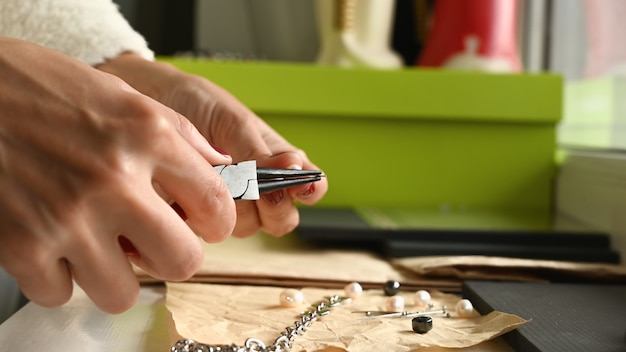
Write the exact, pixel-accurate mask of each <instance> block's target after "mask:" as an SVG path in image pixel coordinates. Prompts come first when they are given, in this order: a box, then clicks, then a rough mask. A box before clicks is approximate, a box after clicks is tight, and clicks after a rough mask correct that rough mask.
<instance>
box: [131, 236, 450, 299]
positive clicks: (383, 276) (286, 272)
mask: <svg viewBox="0 0 626 352" xmlns="http://www.w3.org/2000/svg"><path fill="white" fill-rule="evenodd" d="M204 250H205V256H204V263H203V264H202V266H201V268H200V270H199V271H198V272H197V273H196V274H195V275H194V276H193V277H192V278H191V279H190V280H189V281H190V282H205V283H223V284H249V285H277V286H307V287H312V286H314V287H323V288H343V287H344V286H345V285H346V284H347V283H349V282H352V281H358V282H359V283H361V285H362V286H363V287H365V288H367V287H380V286H381V285H382V284H383V283H385V282H386V281H388V280H396V281H400V282H402V284H403V285H404V286H405V287H407V288H415V289H416V290H417V289H422V288H425V289H431V288H432V289H439V290H445V291H449V292H460V289H461V283H460V282H459V281H458V280H445V279H434V280H433V279H428V278H424V277H422V276H420V275H418V274H416V273H414V272H410V271H406V270H404V269H399V268H397V267H394V266H393V265H392V264H391V263H390V262H389V261H388V260H386V259H384V258H381V257H379V256H377V255H375V254H373V253H370V252H367V251H363V250H337V249H327V248H320V247H316V246H312V245H307V244H305V243H303V242H301V241H299V240H298V239H297V238H295V237H294V236H293V235H288V236H285V237H282V238H276V237H272V236H270V235H267V234H263V233H259V234H257V235H255V236H251V237H248V238H244V239H241V238H235V237H231V238H228V239H227V240H226V241H224V242H222V243H216V244H206V243H205V244H204ZM136 272H137V275H138V277H139V279H140V280H141V282H142V283H150V282H155V281H157V280H155V279H153V278H151V277H149V276H148V275H147V274H146V273H145V272H143V271H141V270H140V269H138V268H136Z"/></svg>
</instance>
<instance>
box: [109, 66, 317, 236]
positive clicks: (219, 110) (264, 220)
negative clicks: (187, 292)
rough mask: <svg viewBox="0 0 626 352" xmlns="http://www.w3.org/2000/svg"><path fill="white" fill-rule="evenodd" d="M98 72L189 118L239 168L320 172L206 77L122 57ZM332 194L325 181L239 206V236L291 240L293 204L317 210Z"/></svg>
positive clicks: (294, 219) (295, 213) (294, 216)
mask: <svg viewBox="0 0 626 352" xmlns="http://www.w3.org/2000/svg"><path fill="white" fill-rule="evenodd" d="M98 68H99V69H101V70H104V71H107V72H110V73H113V74H115V75H117V76H119V77H121V78H122V79H124V80H125V81H126V82H128V83H129V84H130V85H132V86H133V87H134V88H135V89H137V90H139V91H141V92H142V93H144V94H146V95H148V96H151V97H153V98H155V99H156V100H158V101H160V102H161V103H163V104H165V105H167V106H170V107H171V108H173V109H174V110H176V111H178V112H179V113H181V114H183V115H185V116H186V117H187V118H189V119H190V120H191V121H192V122H193V124H194V125H195V126H196V127H197V128H198V130H199V131H200V132H201V133H202V134H203V135H204V136H205V137H206V138H207V139H208V140H209V142H211V143H212V144H213V145H214V146H215V147H216V148H219V149H221V150H223V151H225V152H226V153H228V154H230V155H231V156H232V157H233V160H234V161H235V162H238V161H243V160H250V159H255V160H257V163H258V165H259V166H264V167H277V168H289V167H292V168H303V169H317V166H315V165H314V164H313V163H311V162H310V161H309V159H308V158H307V156H306V155H305V153H304V152H303V151H302V150H300V149H298V148H296V147H294V146H293V145H291V144H290V143H288V142H287V141H286V140H285V139H284V138H282V137H281V136H280V135H279V134H278V133H276V132H275V131H274V130H273V129H272V128H271V127H269V126H268V125H267V124H266V123H265V122H264V121H262V120H261V119H260V118H259V117H258V116H256V115H255V114H254V113H253V112H251V111H250V110H249V109H248V108H247V107H245V106H244V105H243V104H242V103H241V102H239V101H238V100H237V99H236V98H235V97H233V96H232V95H231V94H229V93H228V92H226V91H225V90H224V89H222V88H220V87H218V86H217V85H215V84H213V83H211V82H209V81H208V80H206V79H204V78H202V77H198V76H193V75H189V74H185V73H183V72H181V71H180V70H178V69H176V68H174V67H172V66H170V65H168V64H165V63H159V62H149V61H146V60H144V59H142V58H140V57H139V56H137V55H134V54H123V55H121V56H119V57H117V58H115V59H113V60H111V61H109V62H107V63H105V64H103V65H101V66H99V67H98ZM327 189H328V183H327V181H326V179H325V178H324V179H322V181H319V182H315V183H311V184H308V185H304V186H298V187H293V188H290V189H287V190H283V191H275V192H272V193H270V194H266V195H262V196H261V200H259V201H256V202H247V201H242V202H237V204H236V205H237V214H238V216H237V225H236V227H235V232H234V235H235V236H239V237H243V236H248V235H251V234H254V233H255V232H257V231H258V230H259V228H262V229H263V230H264V231H266V232H268V233H271V234H274V235H283V234H286V233H288V232H289V231H291V230H293V229H294V228H295V227H296V226H297V224H298V222H299V217H298V211H297V209H296V206H295V204H294V202H293V201H294V200H295V201H298V202H300V203H302V204H305V205H312V204H314V203H316V202H317V201H319V200H320V199H321V198H322V197H323V195H324V194H325V193H326V191H327Z"/></svg>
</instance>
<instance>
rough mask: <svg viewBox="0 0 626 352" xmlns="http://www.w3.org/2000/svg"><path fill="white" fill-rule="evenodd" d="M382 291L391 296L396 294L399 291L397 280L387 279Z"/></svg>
mask: <svg viewBox="0 0 626 352" xmlns="http://www.w3.org/2000/svg"><path fill="white" fill-rule="evenodd" d="M383 291H384V292H385V295H387V296H393V295H396V294H398V291H400V283H399V282H398V281H393V280H389V281H387V282H385V286H383Z"/></svg>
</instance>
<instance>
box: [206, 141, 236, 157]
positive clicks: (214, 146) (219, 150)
mask: <svg viewBox="0 0 626 352" xmlns="http://www.w3.org/2000/svg"><path fill="white" fill-rule="evenodd" d="M210 144H211V147H213V149H215V151H216V152H218V153H220V154H222V155H223V156H225V157H227V158H232V157H231V156H230V154H228V153H226V152H225V151H224V150H223V149H222V148H220V147H218V146H216V145H215V144H212V143H210Z"/></svg>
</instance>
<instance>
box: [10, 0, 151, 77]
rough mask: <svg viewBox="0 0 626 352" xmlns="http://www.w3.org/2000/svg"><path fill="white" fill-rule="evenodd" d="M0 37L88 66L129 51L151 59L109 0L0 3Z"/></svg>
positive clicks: (142, 44) (149, 53) (51, 0)
mask: <svg viewBox="0 0 626 352" xmlns="http://www.w3.org/2000/svg"><path fill="white" fill-rule="evenodd" d="M0 36H3V37H10V38H15V39H22V40H26V41H29V42H33V43H36V44H39V45H42V46H45V47H48V48H51V49H55V50H58V51H60V52H62V53H64V54H66V55H69V56H72V57H74V58H76V59H79V60H81V61H83V62H86V63H88V64H90V65H97V64H100V63H103V62H105V61H106V60H107V59H112V58H114V57H116V56H118V55H120V54H121V53H123V52H129V51H130V52H134V53H137V54H139V55H141V56H142V57H144V58H146V59H148V60H153V59H154V53H153V52H152V51H151V50H150V49H149V48H148V45H147V43H146V41H145V39H144V38H143V37H142V36H141V35H140V34H139V33H137V32H136V31H135V30H133V29H132V28H131V27H130V25H129V24H128V22H127V21H126V20H125V19H124V17H123V16H122V15H121V13H120V12H119V10H118V8H117V6H116V5H115V4H114V3H113V2H112V0H0Z"/></svg>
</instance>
